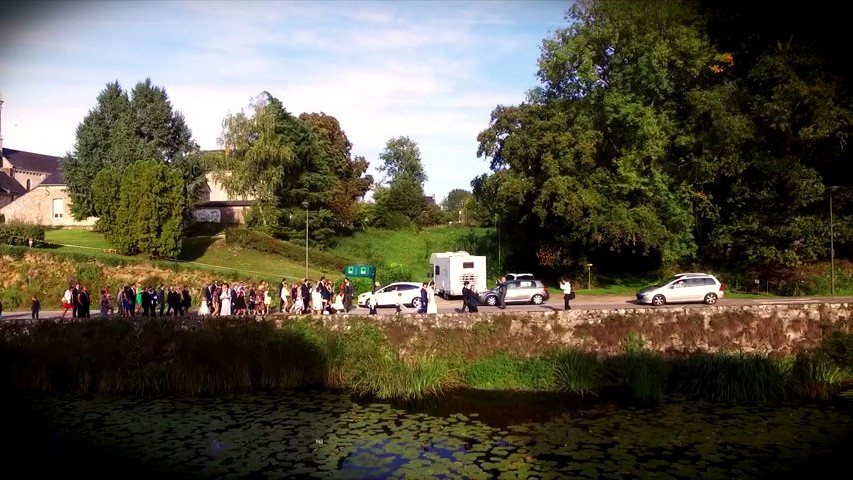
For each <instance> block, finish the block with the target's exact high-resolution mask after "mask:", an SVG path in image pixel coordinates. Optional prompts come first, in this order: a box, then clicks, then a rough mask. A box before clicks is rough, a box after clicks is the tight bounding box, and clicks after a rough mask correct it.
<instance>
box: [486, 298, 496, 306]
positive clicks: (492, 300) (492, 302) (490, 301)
mask: <svg viewBox="0 0 853 480" xmlns="http://www.w3.org/2000/svg"><path fill="white" fill-rule="evenodd" d="M497 304H498V299H497V297H486V305H488V306H490V307H494V306H495V305H497Z"/></svg>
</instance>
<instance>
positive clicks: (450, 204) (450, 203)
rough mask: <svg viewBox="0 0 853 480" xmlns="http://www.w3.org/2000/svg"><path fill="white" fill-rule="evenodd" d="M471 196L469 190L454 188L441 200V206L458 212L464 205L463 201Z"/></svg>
mask: <svg viewBox="0 0 853 480" xmlns="http://www.w3.org/2000/svg"><path fill="white" fill-rule="evenodd" d="M469 198H471V192H469V191H468V190H463V189H461V188H454V189H453V190H451V191H450V192H449V193H448V194H447V197H445V198H444V200H443V201H442V202H441V208H443V209H445V210H447V211H449V212H458V211H459V210H462V208H463V207H464V206H465V202H466V201H467V200H468V199H469Z"/></svg>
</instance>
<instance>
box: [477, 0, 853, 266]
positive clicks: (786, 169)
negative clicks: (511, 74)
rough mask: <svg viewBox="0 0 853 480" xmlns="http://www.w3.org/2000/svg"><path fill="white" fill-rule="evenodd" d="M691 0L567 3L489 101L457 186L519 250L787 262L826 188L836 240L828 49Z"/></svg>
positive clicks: (840, 202) (846, 131)
mask: <svg viewBox="0 0 853 480" xmlns="http://www.w3.org/2000/svg"><path fill="white" fill-rule="evenodd" d="M706 3H707V5H705V6H700V5H699V4H698V3H694V2H690V1H684V2H670V1H663V0H661V1H650V2H622V1H615V0H587V1H580V2H577V3H575V4H574V5H573V7H572V8H571V9H570V11H569V14H568V20H569V25H568V26H567V27H565V28H562V29H559V30H557V31H556V32H555V33H554V34H553V35H551V36H550V37H549V38H547V39H545V41H544V42H543V45H542V54H541V56H540V59H539V79H540V80H541V86H539V87H536V88H534V89H533V90H531V91H530V92H529V94H528V98H527V101H526V102H524V103H522V104H521V105H517V106H499V107H497V108H496V109H495V110H494V111H493V113H492V119H491V122H490V126H489V128H488V129H487V130H485V131H483V132H482V133H481V134H480V136H479V141H480V149H479V153H480V155H484V156H486V157H488V158H489V159H490V160H491V161H490V169H491V173H490V174H486V175H482V176H480V177H478V178H476V179H474V181H473V182H472V186H473V187H474V194H475V196H476V199H477V204H478V205H482V206H485V207H487V208H489V210H490V215H491V216H493V217H494V218H496V221H497V223H498V225H499V226H500V225H507V224H510V225H514V226H515V225H520V226H521V227H522V228H513V229H503V231H504V232H505V238H506V239H507V240H509V242H508V243H510V245H511V246H515V247H517V248H515V251H516V252H519V254H520V256H519V258H518V260H519V261H524V262H525V263H527V264H528V265H529V264H530V263H531V262H532V261H534V260H535V261H538V263H539V264H540V265H544V266H552V267H556V268H560V269H562V268H565V267H566V266H572V265H575V266H576V267H577V266H578V264H579V263H582V262H584V261H589V260H596V262H595V263H596V265H598V266H602V265H603V264H604V265H607V264H608V263H609V264H610V266H612V267H613V268H620V269H621V268H625V266H626V265H628V266H631V265H634V266H642V267H654V266H663V267H668V266H669V267H674V266H675V265H677V264H690V263H693V262H700V263H718V264H720V263H724V264H728V265H729V266H736V267H737V266H744V265H752V266H763V267H766V268H776V267H782V268H786V267H792V266H796V265H799V264H800V263H802V262H807V261H813V260H816V259H819V258H821V257H823V256H824V255H826V254H827V253H828V252H827V246H828V230H829V229H828V225H827V223H828V215H827V213H826V208H827V206H826V197H827V190H826V186H827V185H832V184H835V185H840V186H842V189H841V190H840V192H841V193H837V194H836V195H837V197H836V212H835V214H836V216H837V217H836V218H837V222H838V225H836V228H838V229H839V230H840V232H841V234H840V237H838V238H837V239H836V241H838V240H839V239H841V240H842V243H843V241H844V239H845V238H849V231H850V227H849V224H850V221H849V210H850V205H849V202H848V201H847V200H846V199H847V198H849V195H846V194H844V193H843V192H844V191H845V188H846V190H849V186H850V184H851V179H853V178H851V176H853V169H850V168H849V165H850V154H849V149H848V148H846V143H847V139H848V138H849V137H850V133H851V125H853V116H851V108H850V105H851V102H850V90H849V85H850V79H849V77H845V75H848V73H849V72H848V71H849V65H845V64H844V63H843V62H838V55H837V53H838V52H839V50H840V47H838V46H837V44H833V43H832V42H818V41H810V40H808V37H806V39H803V38H802V37H798V36H794V37H792V36H791V35H792V34H793V33H795V30H793V29H791V28H793V27H791V26H793V25H796V22H795V21H791V22H783V24H784V25H788V26H789V27H791V28H788V29H786V28H787V27H786V28H781V27H780V26H779V24H778V23H776V22H773V21H771V20H767V19H763V20H762V19H759V18H758V17H760V15H759V13H760V12H759V11H760V10H761V9H753V10H752V11H751V12H750V14H749V15H746V16H745V17H743V16H739V15H737V14H735V13H736V11H737V10H738V8H737V7H733V6H732V5H730V4H726V3H723V4H717V3H716V2H706ZM753 19H754V20H756V21H753ZM730 20H731V21H730ZM797 32H799V30H797ZM531 238H532V239H536V242H537V243H538V245H536V248H535V249H533V250H535V251H536V254H537V257H536V258H533V256H532V255H529V254H525V253H526V252H529V251H530V250H531V249H530V248H529V247H530V240H531Z"/></svg>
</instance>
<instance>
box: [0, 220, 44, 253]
mask: <svg viewBox="0 0 853 480" xmlns="http://www.w3.org/2000/svg"><path fill="white" fill-rule="evenodd" d="M30 238H32V239H33V246H34V247H35V246H40V245H41V242H42V240H44V227H41V226H39V225H32V224H29V223H19V222H11V223H0V245H28V243H27V241H28V240H29V239H30Z"/></svg>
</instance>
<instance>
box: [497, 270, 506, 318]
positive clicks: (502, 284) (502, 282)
mask: <svg viewBox="0 0 853 480" xmlns="http://www.w3.org/2000/svg"><path fill="white" fill-rule="evenodd" d="M498 299H499V300H500V303H499V304H498V308H500V309H501V310H506V277H501V278H500V279H499V280H498Z"/></svg>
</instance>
